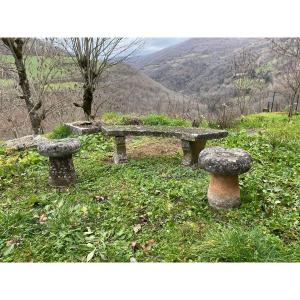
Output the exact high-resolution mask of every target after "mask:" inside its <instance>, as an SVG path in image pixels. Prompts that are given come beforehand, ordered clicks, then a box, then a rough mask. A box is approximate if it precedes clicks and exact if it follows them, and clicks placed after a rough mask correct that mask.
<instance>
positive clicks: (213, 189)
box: [207, 174, 241, 209]
mask: <svg viewBox="0 0 300 300" xmlns="http://www.w3.org/2000/svg"><path fill="white" fill-rule="evenodd" d="M207 198H208V203H209V204H210V205H211V206H212V207H213V208H216V209H222V208H235V207H239V206H240V204H241V200H240V187H239V181H238V176H224V175H219V174H211V177H210V183H209V187H208V192H207Z"/></svg>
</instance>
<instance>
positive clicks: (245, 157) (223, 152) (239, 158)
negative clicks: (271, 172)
mask: <svg viewBox="0 0 300 300" xmlns="http://www.w3.org/2000/svg"><path fill="white" fill-rule="evenodd" d="M251 164H252V159H251V156H250V155H249V153H247V152H246V151H244V150H243V149H239V148H231V149H226V148H223V147H212V148H207V149H205V150H203V151H201V153H200V155H199V166H200V167H201V168H203V169H204V170H206V171H208V172H210V173H214V174H222V175H239V174H242V173H245V172H247V171H248V170H249V169H250V168H251Z"/></svg>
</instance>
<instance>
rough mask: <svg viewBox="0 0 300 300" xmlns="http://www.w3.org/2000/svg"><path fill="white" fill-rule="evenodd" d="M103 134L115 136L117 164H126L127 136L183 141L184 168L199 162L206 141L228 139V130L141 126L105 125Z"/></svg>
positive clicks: (115, 158)
mask: <svg viewBox="0 0 300 300" xmlns="http://www.w3.org/2000/svg"><path fill="white" fill-rule="evenodd" d="M102 132H103V133H104V134H105V135H107V136H114V137H115V143H116V150H115V154H114V161H115V163H116V164H119V163H126V162H127V155H126V136H128V135H152V136H162V137H175V138H179V139H181V144H182V151H183V161H182V164H183V165H184V166H193V165H195V164H197V162H198V156H199V153H200V152H201V151H202V150H203V149H204V147H205V144H206V141H207V140H210V139H220V138H223V137H226V136H227V135H228V132H227V131H226V130H217V129H210V128H194V127H191V128H186V127H173V126H140V125H126V126H125V125H118V126H116V125H113V126H112V125H103V126H102Z"/></svg>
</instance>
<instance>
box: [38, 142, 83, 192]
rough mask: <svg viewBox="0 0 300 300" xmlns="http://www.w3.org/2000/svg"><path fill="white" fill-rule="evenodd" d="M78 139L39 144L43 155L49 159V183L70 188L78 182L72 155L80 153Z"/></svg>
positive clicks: (39, 149)
mask: <svg viewBox="0 0 300 300" xmlns="http://www.w3.org/2000/svg"><path fill="white" fill-rule="evenodd" d="M79 148H80V143H79V141H78V140H76V139H62V140H43V141H41V142H40V143H39V144H38V151H39V153H40V154H41V155H44V156H48V157H49V164H50V167H49V183H50V184H51V185H53V186H56V187H64V186H70V185H72V184H73V183H74V182H75V181H76V172H75V168H74V165H73V160H72V154H73V153H75V152H76V151H78V150H79Z"/></svg>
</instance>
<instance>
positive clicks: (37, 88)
mask: <svg viewBox="0 0 300 300" xmlns="http://www.w3.org/2000/svg"><path fill="white" fill-rule="evenodd" d="M2 42H3V44H4V45H5V46H6V48H7V49H8V50H9V51H10V53H11V54H12V56H13V58H14V67H12V66H10V65H6V67H3V65H2V66H1V67H2V69H3V68H4V69H5V68H6V70H7V71H9V72H10V73H11V77H12V78H13V79H16V80H18V85H19V87H20V91H21V94H22V95H21V96H20V99H22V100H24V102H25V105H26V109H27V113H28V117H29V120H30V124H31V128H32V131H33V133H34V134H40V133H42V132H43V128H42V121H43V120H44V119H45V118H46V116H47V114H48V113H49V112H50V111H52V110H53V108H54V106H55V105H57V104H55V105H53V104H52V105H47V101H46V100H47V92H49V91H50V90H51V89H52V88H53V86H51V82H52V81H53V79H54V78H56V77H57V75H58V74H59V73H60V72H61V69H60V68H59V66H58V61H57V60H56V58H57V54H58V53H59V52H57V51H56V50H55V49H54V48H53V47H52V46H51V45H50V44H49V43H48V41H40V42H38V40H37V39H29V38H26V39H24V38H2ZM15 71H16V75H17V76H14V73H15ZM10 120H11V121H10V122H11V123H12V122H13V120H12V119H11V118H10ZM25 121H26V120H24V122H25Z"/></svg>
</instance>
